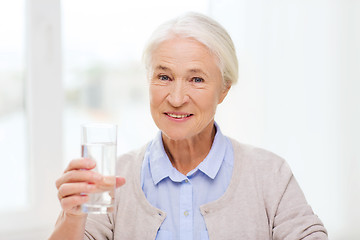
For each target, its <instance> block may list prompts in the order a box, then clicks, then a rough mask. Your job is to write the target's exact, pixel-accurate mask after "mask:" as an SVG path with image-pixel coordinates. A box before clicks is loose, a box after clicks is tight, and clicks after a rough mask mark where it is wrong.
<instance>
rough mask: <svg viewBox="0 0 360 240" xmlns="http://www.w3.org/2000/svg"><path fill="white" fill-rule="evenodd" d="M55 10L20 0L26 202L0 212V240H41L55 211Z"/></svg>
mask: <svg viewBox="0 0 360 240" xmlns="http://www.w3.org/2000/svg"><path fill="white" fill-rule="evenodd" d="M60 6H61V5H60V0H25V15H26V16H25V19H26V20H25V31H26V34H25V36H26V37H25V53H26V57H25V59H26V60H25V61H26V63H25V68H26V70H25V91H24V93H25V108H26V116H27V142H28V146H27V149H28V150H27V156H28V159H27V163H28V169H29V172H28V176H29V177H28V187H27V188H28V204H27V206H26V207H24V208H23V209H17V210H9V211H7V212H0V219H4V220H5V221H4V220H3V221H1V224H0V238H1V239H2V238H6V239H19V237H25V236H26V237H25V238H26V239H39V238H44V237H46V236H47V235H48V234H49V231H51V228H52V226H54V224H55V221H56V216H57V214H58V213H59V211H60V206H59V204H58V201H57V198H56V196H57V195H56V187H55V183H54V182H55V180H56V178H57V177H59V176H60V174H61V171H62V168H63V157H62V154H63V153H62V110H63V91H62V77H61V72H62V69H61V63H62V59H61V24H60V23H61V21H60V17H61V11H60V10H61V7H60ZM47 113H49V114H47ZM15 191H16V189H15Z"/></svg>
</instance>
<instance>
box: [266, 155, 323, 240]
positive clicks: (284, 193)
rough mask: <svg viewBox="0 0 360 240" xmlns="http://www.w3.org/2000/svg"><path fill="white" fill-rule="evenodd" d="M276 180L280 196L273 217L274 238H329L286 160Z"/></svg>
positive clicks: (287, 239) (275, 239) (289, 239)
mask: <svg viewBox="0 0 360 240" xmlns="http://www.w3.org/2000/svg"><path fill="white" fill-rule="evenodd" d="M274 180H276V182H277V184H276V185H277V187H279V188H278V196H279V197H278V201H277V204H278V205H277V208H276V211H275V216H274V219H273V239H274V240H295V239H306V240H313V239H320V240H326V239H328V237H327V232H326V229H325V227H324V225H323V223H322V222H321V220H320V219H319V218H318V216H316V215H315V214H314V213H313V211H312V209H311V207H310V206H309V205H308V203H307V202H306V199H305V196H304V194H303V192H302V190H301V189H300V187H299V185H298V183H297V181H296V180H295V178H294V176H293V174H292V172H291V170H290V168H289V166H288V165H287V163H286V162H285V161H284V162H283V164H282V165H281V166H280V168H279V170H278V172H277V174H276V177H275V179H274Z"/></svg>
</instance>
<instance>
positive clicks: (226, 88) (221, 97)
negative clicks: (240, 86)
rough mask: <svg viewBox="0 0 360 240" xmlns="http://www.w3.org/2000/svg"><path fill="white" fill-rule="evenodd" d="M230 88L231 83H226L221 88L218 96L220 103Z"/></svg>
mask: <svg viewBox="0 0 360 240" xmlns="http://www.w3.org/2000/svg"><path fill="white" fill-rule="evenodd" d="M230 88H231V83H226V84H225V85H224V87H223V89H222V92H221V95H220V98H219V103H218V104H220V103H222V102H223V101H224V99H225V97H226V95H227V94H228V92H229V90H230Z"/></svg>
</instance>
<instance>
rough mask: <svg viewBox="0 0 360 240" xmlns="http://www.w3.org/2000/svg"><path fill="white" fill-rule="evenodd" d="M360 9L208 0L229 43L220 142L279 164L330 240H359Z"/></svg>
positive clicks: (296, 0)
mask: <svg viewBox="0 0 360 240" xmlns="http://www.w3.org/2000/svg"><path fill="white" fill-rule="evenodd" d="M359 12H360V2H359V1H343V0H332V1H325V0H312V1H304V0H290V1H280V0H278V1H268V0H252V1H245V0H240V1H239V0H228V1H215V0H214V1H212V2H211V14H212V15H213V16H214V17H215V18H216V19H217V20H218V21H219V22H221V23H222V24H223V25H224V26H225V27H226V28H227V29H228V30H229V32H230V34H231V35H232V36H233V38H234V41H235V45H236V47H237V50H238V57H239V62H240V79H239V84H238V85H237V86H235V87H234V88H233V89H232V90H231V92H230V96H229V98H228V99H227V100H226V102H225V103H224V104H223V106H222V107H220V108H219V111H218V116H217V119H218V121H221V123H222V124H221V126H223V127H222V128H223V130H224V131H225V132H226V133H228V134H229V135H231V136H233V137H235V138H237V139H239V140H241V141H243V142H247V143H251V144H255V145H257V146H262V147H264V148H266V149H268V150H270V151H273V152H275V153H277V154H279V155H280V156H282V157H284V158H285V159H286V160H287V161H288V163H289V164H290V166H291V167H292V170H293V172H294V174H295V177H296V178H297V180H298V182H299V184H300V186H301V187H302V189H303V191H304V193H305V195H306V198H307V200H308V202H309V203H310V204H311V206H312V207H313V209H314V211H315V213H316V214H318V215H319V216H320V218H321V219H322V220H323V222H324V223H325V225H326V227H327V229H328V231H329V234H330V237H331V239H359V238H360V230H359V228H358V222H357V221H356V219H359V217H360V208H359V207H358V203H359V202H360V187H359V184H360V175H359V174H358V173H359V172H360V156H359V154H358V150H357V149H358V148H359V137H358V136H359V135H360V127H359V122H360V107H359V103H360V94H359V92H360V61H359V60H360V37H359V35H360V18H359Z"/></svg>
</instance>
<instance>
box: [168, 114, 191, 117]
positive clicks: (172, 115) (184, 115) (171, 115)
mask: <svg viewBox="0 0 360 240" xmlns="http://www.w3.org/2000/svg"><path fill="white" fill-rule="evenodd" d="M167 115H169V116H170V117H173V118H185V117H189V116H190V115H191V114H182V115H178V114H172V113H168V114H167Z"/></svg>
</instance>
